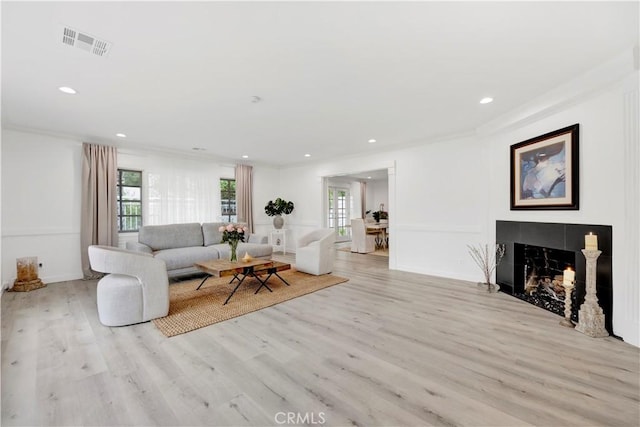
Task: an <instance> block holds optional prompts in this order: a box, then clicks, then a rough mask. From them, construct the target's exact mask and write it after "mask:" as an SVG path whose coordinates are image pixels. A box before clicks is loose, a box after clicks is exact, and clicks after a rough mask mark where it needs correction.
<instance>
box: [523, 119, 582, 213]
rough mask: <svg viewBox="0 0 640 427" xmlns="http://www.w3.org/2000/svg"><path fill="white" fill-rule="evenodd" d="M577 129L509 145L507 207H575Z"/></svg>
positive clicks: (578, 126) (549, 208)
mask: <svg viewBox="0 0 640 427" xmlns="http://www.w3.org/2000/svg"><path fill="white" fill-rule="evenodd" d="M579 128H580V125H579V124H578V123H576V124H574V125H571V126H567V127H565V128H562V129H558V130H555V131H553V132H549V133H546V134H544V135H540V136H537V137H535V138H531V139H527V140H526V141H522V142H519V143H517V144H513V145H512V146H511V210H578V209H579V204H578V200H579V189H580V186H579V172H580V171H579V151H578V150H579V144H578V142H579V138H580V136H579Z"/></svg>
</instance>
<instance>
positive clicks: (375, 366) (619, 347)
mask: <svg viewBox="0 0 640 427" xmlns="http://www.w3.org/2000/svg"><path fill="white" fill-rule="evenodd" d="M337 257H338V259H337V261H336V266H335V273H336V274H338V275H342V276H346V277H349V278H350V281H349V282H347V283H346V284H342V285H337V286H333V287H331V288H328V289H324V290H321V291H318V292H316V293H314V294H310V295H306V296H304V297H301V298H298V299H295V300H292V301H288V302H286V303H283V304H280V305H277V306H275V307H271V308H267V309H264V310H262V311H259V312H256V313H252V314H248V315H245V316H243V317H240V318H237V319H233V320H230V321H227V322H223V323H219V324H216V325H213V326H210V327H207V328H203V329H200V330H197V331H194V332H191V333H188V334H184V335H180V336H177V337H173V338H165V337H164V336H163V335H162V334H161V333H160V332H159V331H158V330H157V329H156V328H155V326H154V325H153V323H150V322H148V323H144V324H140V325H135V326H128V327H121V328H108V327H104V326H102V325H101V324H100V323H99V321H98V318H97V312H96V304H95V293H96V292H95V287H96V282H95V281H73V282H63V283H56V284H50V285H49V286H47V287H46V288H43V289H40V290H37V291H33V292H29V293H5V294H4V295H3V296H2V420H1V421H2V425H3V426H10V425H74V426H79V425H109V426H111V425H172V426H182V425H229V426H236V425H254V426H276V425H287V424H284V422H286V421H287V413H293V417H294V418H293V419H292V421H295V422H299V423H300V424H305V423H306V424H309V425H319V424H321V423H322V422H324V425H330V426H381V425H385V426H424V425H447V426H452V425H468V426H520V425H537V426H637V425H639V424H640V413H639V406H640V405H639V403H640V402H639V384H638V383H639V366H638V365H639V358H640V353H639V351H638V349H637V348H635V347H632V346H630V345H628V344H626V343H624V342H621V341H618V340H616V339H614V338H605V339H593V338H589V337H587V336H585V335H583V334H581V333H579V332H576V331H575V330H572V329H568V328H564V327H562V326H560V325H559V324H558V322H559V320H560V318H559V317H558V316H556V315H553V314H551V313H549V312H546V311H544V310H542V309H539V308H536V307H534V306H532V305H529V304H526V303H524V302H522V301H520V300H517V299H515V298H512V297H510V296H508V295H505V294H487V293H486V292H484V291H481V290H478V289H477V288H476V286H475V284H472V283H467V282H460V281H455V280H448V279H442V278H434V277H427V276H421V275H417V274H410V273H404V272H397V271H389V270H388V268H387V262H388V260H387V259H386V258H384V257H379V256H367V255H359V254H351V253H347V252H341V251H338V252H337ZM277 258H278V259H280V260H289V261H293V259H294V258H293V257H292V256H290V255H287V256H282V255H281V256H278V257H277ZM298 416H299V418H297V417H298ZM289 425H292V424H289Z"/></svg>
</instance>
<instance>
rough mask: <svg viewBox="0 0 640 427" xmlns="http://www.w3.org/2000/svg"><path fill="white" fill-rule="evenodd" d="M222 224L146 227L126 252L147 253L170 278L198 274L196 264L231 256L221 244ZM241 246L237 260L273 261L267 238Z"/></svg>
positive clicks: (255, 238) (252, 239) (251, 238)
mask: <svg viewBox="0 0 640 427" xmlns="http://www.w3.org/2000/svg"><path fill="white" fill-rule="evenodd" d="M223 225H227V224H226V223H222V222H210V223H204V224H202V225H201V224H199V223H189V224H170V225H145V226H142V227H140V231H138V241H137V242H127V249H129V250H132V251H137V252H145V253H148V254H151V255H153V256H154V257H155V258H158V259H161V260H163V261H164V262H165V264H166V265H167V274H168V275H169V277H176V276H181V275H185V274H193V273H197V272H199V270H198V269H197V268H195V267H194V266H193V264H195V263H196V262H202V261H209V260H214V259H225V258H227V259H228V258H229V256H230V253H229V252H230V249H229V244H228V243H220V242H221V241H222V233H221V232H220V231H218V228H219V227H220V226H223ZM245 240H246V243H245V242H240V243H239V244H238V258H242V257H243V256H244V254H245V253H248V254H249V255H251V256H252V257H253V258H267V259H269V258H271V254H272V252H273V247H272V246H271V245H269V244H268V242H267V236H261V235H257V234H251V235H249V236H248V238H247V237H246V236H245Z"/></svg>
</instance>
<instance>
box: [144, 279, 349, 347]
mask: <svg viewBox="0 0 640 427" xmlns="http://www.w3.org/2000/svg"><path fill="white" fill-rule="evenodd" d="M278 274H280V276H282V278H283V279H284V280H286V281H287V282H288V283H289V285H291V286H287V285H285V284H284V283H282V281H280V279H278V278H277V277H275V276H272V277H271V278H270V279H269V281H268V282H267V284H268V285H269V287H270V288H271V289H272V290H273V292H269V291H268V290H267V289H266V288H264V287H263V288H262V289H260V292H258V294H255V295H254V292H255V291H256V289H258V287H259V286H260V284H259V283H258V281H257V280H256V279H254V278H251V277H249V278H247V279H245V281H244V282H243V283H242V285H241V286H240V288H238V290H237V291H236V293H235V294H234V295H233V297H231V299H230V300H229V302H228V303H227V305H222V304H223V303H224V301H225V300H226V299H227V297H228V296H229V294H230V293H231V291H233V288H234V287H235V286H236V284H237V283H238V282H237V281H236V282H234V283H233V284H229V281H230V280H231V277H222V278H215V277H210V278H209V279H207V281H206V282H205V283H204V285H202V287H201V288H200V290H198V291H196V288H197V287H198V285H199V284H200V282H201V281H202V279H201V278H200V279H194V280H189V281H185V282H182V283H176V284H172V285H169V314H168V315H167V316H166V317H161V318H159V319H154V320H153V323H154V324H155V325H156V327H157V328H158V329H160V331H161V332H162V333H163V334H164V335H166V336H167V337H172V336H175V335H179V334H183V333H185V332H190V331H193V330H195V329H199V328H203V327H205V326H209V325H213V324H214V323H218V322H222V321H223V320H228V319H232V318H234V317H238V316H242V315H243V314H247V313H251V312H253V311H257V310H260V309H263V308H266V307H270V306H272V305H275V304H278V303H281V302H283V301H287V300H290V299H293V298H297V297H299V296H302V295H306V294H310V293H312V292H315V291H318V290H320V289H324V288H327V287H329V286H333V285H337V284H339V283H344V282H346V281H348V280H349V279H345V278H344V277H339V276H334V275H333V274H324V275H322V276H313V275H311V274H306V273H301V272H299V271H295V270H293V269H292V270H286V271H281V272H279V273H278Z"/></svg>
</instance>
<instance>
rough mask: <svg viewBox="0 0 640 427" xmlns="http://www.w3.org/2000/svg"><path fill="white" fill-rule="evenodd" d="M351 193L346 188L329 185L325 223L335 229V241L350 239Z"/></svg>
mask: <svg viewBox="0 0 640 427" xmlns="http://www.w3.org/2000/svg"><path fill="white" fill-rule="evenodd" d="M350 218H351V195H350V192H349V189H348V188H342V187H334V186H329V187H328V191H327V225H328V227H329V228H333V229H334V230H336V241H337V242H347V241H349V240H351V219H350Z"/></svg>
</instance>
